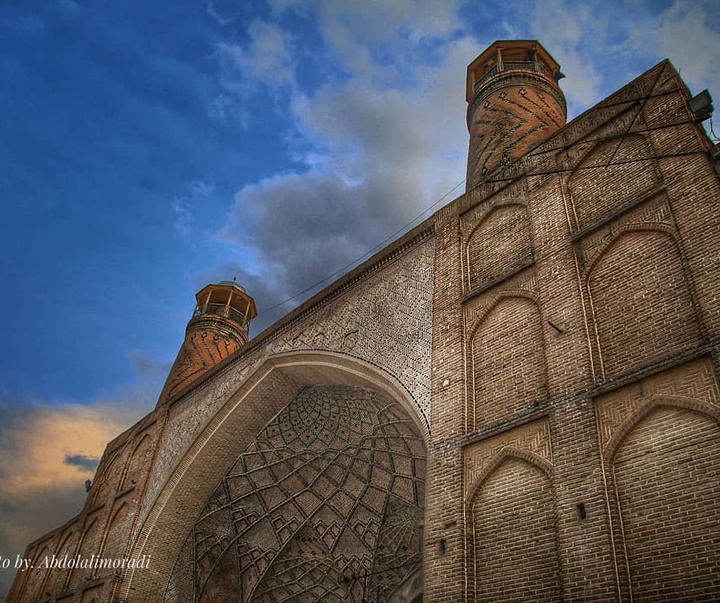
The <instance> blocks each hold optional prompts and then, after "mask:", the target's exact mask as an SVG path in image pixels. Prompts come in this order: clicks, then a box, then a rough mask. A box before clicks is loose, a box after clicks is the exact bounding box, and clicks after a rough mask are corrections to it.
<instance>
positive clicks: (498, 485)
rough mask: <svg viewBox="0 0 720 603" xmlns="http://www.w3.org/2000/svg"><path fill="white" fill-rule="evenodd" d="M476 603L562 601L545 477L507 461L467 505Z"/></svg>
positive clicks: (549, 491)
mask: <svg viewBox="0 0 720 603" xmlns="http://www.w3.org/2000/svg"><path fill="white" fill-rule="evenodd" d="M472 519H473V536H474V549H473V553H474V564H475V568H474V570H475V571H474V578H475V600H476V601H493V602H496V601H498V602H499V601H561V600H562V593H561V582H560V564H559V560H558V550H557V543H556V540H555V525H556V521H555V509H554V497H553V493H552V486H551V483H550V479H549V478H548V476H547V475H546V474H545V473H544V472H543V471H541V470H540V469H538V468H537V467H535V466H534V465H531V464H530V463H528V462H526V461H523V460H520V459H516V458H510V459H508V460H507V461H505V462H504V463H503V464H502V465H501V466H500V467H499V468H498V469H497V470H496V471H495V472H493V473H492V474H491V475H490V477H489V478H488V479H487V480H485V482H483V484H482V487H481V488H480V491H479V492H478V494H477V497H476V498H475V501H474V503H473V505H472Z"/></svg>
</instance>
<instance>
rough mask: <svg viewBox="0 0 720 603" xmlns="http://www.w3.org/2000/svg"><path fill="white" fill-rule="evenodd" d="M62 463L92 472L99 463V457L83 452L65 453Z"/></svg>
mask: <svg viewBox="0 0 720 603" xmlns="http://www.w3.org/2000/svg"><path fill="white" fill-rule="evenodd" d="M63 463H65V464H66V465H70V466H73V467H77V468H78V469H81V470H83V471H92V472H94V471H95V469H97V466H98V464H99V463H100V459H99V458H98V457H96V456H87V455H85V454H66V455H65V458H64V459H63Z"/></svg>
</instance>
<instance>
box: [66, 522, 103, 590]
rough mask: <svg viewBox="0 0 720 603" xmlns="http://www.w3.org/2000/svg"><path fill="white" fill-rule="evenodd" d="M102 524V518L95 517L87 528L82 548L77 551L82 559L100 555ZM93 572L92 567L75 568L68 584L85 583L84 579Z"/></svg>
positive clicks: (77, 584) (73, 585)
mask: <svg viewBox="0 0 720 603" xmlns="http://www.w3.org/2000/svg"><path fill="white" fill-rule="evenodd" d="M101 524H102V522H101V521H100V519H99V518H98V517H95V518H94V519H93V520H92V521H91V522H90V524H89V525H88V526H87V527H86V528H85V531H84V532H83V535H82V539H81V541H80V548H79V549H78V553H77V554H78V555H80V558H81V559H90V558H91V556H92V555H95V556H99V555H100V545H101V540H102V525H101ZM93 574H94V571H93V569H92V568H75V569H73V570H72V572H71V576H70V580H69V582H68V584H69V586H70V587H72V588H75V587H77V586H81V585H84V579H85V578H90V577H91V576H92V575H93Z"/></svg>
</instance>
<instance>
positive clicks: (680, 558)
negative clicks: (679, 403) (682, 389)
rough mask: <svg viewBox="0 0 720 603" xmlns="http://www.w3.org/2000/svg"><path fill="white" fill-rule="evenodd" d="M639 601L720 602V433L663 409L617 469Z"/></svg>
mask: <svg viewBox="0 0 720 603" xmlns="http://www.w3.org/2000/svg"><path fill="white" fill-rule="evenodd" d="M614 473H615V481H616V485H617V492H618V501H619V505H620V512H621V514H622V524H623V530H624V534H625V546H626V551H627V558H628V563H629V577H630V583H631V587H632V595H633V600H634V601H638V602H641V601H658V602H660V601H716V600H719V599H720V583H718V580H717V577H718V575H720V547H718V545H717V543H718V542H720V512H718V511H719V509H718V500H720V426H719V425H718V423H717V421H715V420H714V419H710V418H708V417H706V416H704V415H701V414H698V413H694V412H691V411H688V410H685V409H676V408H663V407H660V408H658V409H656V410H655V411H653V412H652V413H651V414H650V415H649V416H647V417H646V418H645V420H643V421H642V422H641V423H640V424H639V425H638V426H637V427H636V428H635V429H634V430H633V431H632V432H631V433H630V434H629V435H628V437H627V439H626V440H625V441H624V442H623V445H622V446H621V448H620V449H619V451H618V453H617V455H616V457H615V462H614Z"/></svg>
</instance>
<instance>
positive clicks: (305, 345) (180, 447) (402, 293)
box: [139, 235, 435, 522]
mask: <svg viewBox="0 0 720 603" xmlns="http://www.w3.org/2000/svg"><path fill="white" fill-rule="evenodd" d="M398 254H399V255H398V256H397V257H392V258H390V260H389V261H388V262H387V263H381V262H382V260H381V261H380V262H379V263H378V264H377V265H373V266H371V268H372V270H369V271H368V274H366V275H363V276H362V277H358V282H356V283H354V284H352V285H351V286H352V288H351V289H350V293H349V294H346V293H343V292H341V293H340V294H338V295H337V296H335V297H331V298H330V300H323V303H322V304H320V303H318V304H317V305H316V306H313V307H311V308H310V309H309V310H308V313H307V314H306V315H302V316H301V317H299V319H298V320H297V322H295V321H293V322H291V323H290V324H289V325H287V326H286V327H282V328H280V329H278V330H277V331H273V332H272V333H271V334H270V335H269V336H268V338H267V339H263V340H262V341H261V342H259V343H260V344H261V345H259V346H258V347H256V348H255V349H253V350H252V351H251V352H250V353H248V354H247V355H246V356H244V357H241V358H238V361H237V363H236V365H233V367H232V370H230V371H227V372H226V373H225V374H223V375H222V376H219V378H216V379H214V380H213V381H212V382H210V383H207V384H206V385H204V386H201V388H200V389H199V390H197V391H195V392H190V394H189V397H188V399H187V400H184V401H182V402H181V403H179V404H175V405H173V407H172V408H171V409H170V414H169V417H168V425H167V428H166V430H165V435H164V436H163V442H162V443H161V445H160V453H159V455H158V458H157V459H156V461H155V465H154V466H153V473H152V476H151V478H150V480H149V485H148V490H147V499H148V500H149V501H150V500H154V499H155V497H156V496H157V495H158V494H159V490H160V489H161V487H162V484H164V483H165V480H167V478H168V476H169V475H170V472H171V471H172V470H173V468H174V467H175V464H176V463H177V459H178V458H180V457H181V456H182V454H184V452H185V451H186V450H187V449H188V448H189V447H190V445H191V444H192V442H193V441H194V440H195V439H196V438H197V437H198V435H199V434H200V432H201V431H202V430H203V429H204V428H205V426H206V425H207V424H208V422H209V421H210V419H211V418H212V417H213V416H214V415H215V414H216V413H217V412H218V410H219V409H220V407H221V406H222V405H223V404H225V403H226V402H227V400H228V397H229V396H230V395H231V393H232V392H234V391H236V390H237V389H238V387H240V385H241V383H243V382H244V381H245V380H246V379H247V378H248V376H249V375H250V374H251V373H252V372H253V371H254V370H255V369H256V368H257V367H258V366H260V365H261V364H262V362H263V361H264V360H265V359H267V358H268V357H269V356H271V355H274V354H278V353H282V352H287V351H292V350H307V349H314V350H330V351H333V352H340V353H343V354H346V355H348V356H353V357H356V358H360V359H362V360H365V361H367V362H370V363H372V364H374V365H376V366H379V367H381V368H382V369H384V370H386V371H387V372H388V373H390V374H391V375H393V376H394V377H395V378H397V379H398V381H399V382H400V383H401V384H402V386H403V387H404V388H405V389H406V390H407V391H408V393H409V394H410V395H411V396H412V398H413V400H414V401H415V402H416V403H417V405H418V412H419V414H421V415H422V417H423V418H424V421H425V423H426V425H427V429H428V431H429V425H430V364H431V354H432V329H428V328H427V325H429V324H431V323H432V315H433V292H434V289H433V287H434V261H435V242H434V239H433V238H432V237H429V236H426V235H423V236H422V237H421V238H420V240H417V241H412V242H411V244H410V248H409V249H407V250H401V251H400V252H398ZM251 345H252V343H251ZM148 508H149V506H148ZM146 512H147V511H146V509H143V510H142V511H141V513H143V514H144V513H146ZM139 521H140V522H142V521H143V517H142V516H141V517H140V519H139Z"/></svg>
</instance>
